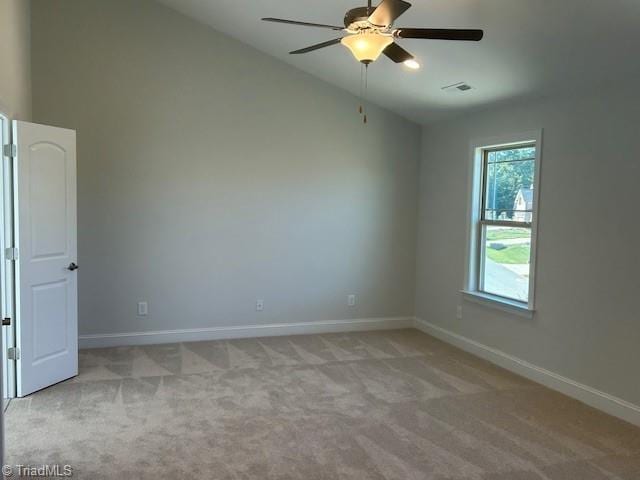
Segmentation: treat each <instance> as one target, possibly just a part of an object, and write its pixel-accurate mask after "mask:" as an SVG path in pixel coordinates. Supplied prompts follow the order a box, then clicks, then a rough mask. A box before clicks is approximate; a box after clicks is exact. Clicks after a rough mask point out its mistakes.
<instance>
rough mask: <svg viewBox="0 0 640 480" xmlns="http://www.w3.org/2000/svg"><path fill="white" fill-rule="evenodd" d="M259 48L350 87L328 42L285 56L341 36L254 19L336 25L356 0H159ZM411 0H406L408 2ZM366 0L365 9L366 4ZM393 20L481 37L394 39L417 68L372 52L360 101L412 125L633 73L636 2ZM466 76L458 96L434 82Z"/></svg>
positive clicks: (460, 11) (464, 8)
mask: <svg viewBox="0 0 640 480" xmlns="http://www.w3.org/2000/svg"><path fill="white" fill-rule="evenodd" d="M159 1H161V2H162V3H164V4H165V5H167V6H169V7H171V8H173V9H175V10H177V11H179V12H181V13H183V14H185V15H187V16H190V17H193V18H194V19H197V20H198V21H201V22H204V23H206V24H208V25H210V26H211V27H213V28H215V29H216V30H219V31H221V32H223V33H226V34H228V35H230V36H232V37H234V38H237V39H238V40H240V41H242V42H244V43H247V44H249V45H251V46H253V47H255V48H256V49H258V50H261V51H263V52H265V53H267V54H269V55H272V56H274V57H276V58H279V59H281V60H284V61H285V62H287V63H290V64H291V65H294V66H295V67H297V68H300V69H302V70H304V71H306V72H308V73H310V74H312V75H315V76H317V77H320V78H322V79H324V80H326V81H328V82H330V83H332V84H335V85H337V86H339V87H341V88H344V89H346V90H349V91H351V92H353V93H355V94H358V93H359V86H360V67H359V64H358V63H357V62H356V60H355V59H354V58H353V57H352V56H351V54H350V53H349V52H348V50H347V49H346V48H345V47H343V46H341V45H337V46H332V47H329V48H326V49H323V50H318V51H315V52H312V53H309V54H306V55H297V56H290V55H288V52H289V51H291V50H295V49H298V48H302V47H305V46H308V45H311V44H314V43H318V42H322V41H325V40H329V39H331V38H335V37H336V36H339V34H340V32H333V31H331V30H322V29H314V28H305V27H298V26H289V25H281V24H274V23H266V22H261V21H260V18H262V17H281V18H290V19H296V20H303V21H310V22H317V23H328V24H337V25H341V24H342V19H343V16H344V14H345V12H346V11H347V10H349V9H351V8H354V7H357V6H362V5H360V4H359V3H362V4H364V3H366V2H364V1H362V2H358V0H323V1H319V0H270V1H268V2H266V1H261V0H159ZM410 1H411V0H410ZM375 3H376V2H375V0H374V5H375ZM412 3H413V7H412V8H411V9H410V10H409V11H408V12H407V13H405V14H404V15H403V16H402V17H401V18H400V19H398V21H397V22H396V26H404V27H433V28H481V29H483V30H484V31H485V37H484V39H483V40H482V41H481V42H480V43H472V42H448V41H437V40H401V41H400V43H401V44H402V46H403V47H405V48H406V49H407V50H409V51H411V52H412V53H413V54H414V55H415V56H416V57H417V58H418V59H419V60H420V63H421V64H422V68H421V69H420V70H419V71H417V72H412V71H409V70H407V69H406V68H405V67H403V66H398V65H396V64H394V63H392V62H391V61H390V60H388V59H387V58H384V57H381V58H380V59H379V60H378V61H377V62H376V63H374V64H373V65H372V66H371V68H370V73H369V97H370V98H371V99H373V101H375V103H377V104H379V105H381V106H383V107H386V108H388V109H390V110H392V111H395V112H397V113H399V114H401V115H403V116H405V117H407V118H410V119H413V120H415V121H417V122H420V123H428V122H430V121H434V120H438V119H440V118H443V116H446V115H451V114H460V113H463V112H464V111H466V110H469V109H473V108H479V107H483V106H487V105H489V104H492V103H495V102H507V101H511V100H514V99H520V98H525V97H532V96H542V95H549V94H562V93H563V92H571V91H576V90H579V91H588V90H589V88H593V87H595V86H596V85H599V84H602V83H603V82H606V81H611V80H615V81H619V82H628V81H630V80H631V77H636V79H637V76H638V74H640V55H639V54H638V45H640V2H638V1H637V0H606V1H598V0H413V1H412ZM457 82H466V83H468V84H470V85H471V86H472V87H473V90H470V91H468V92H467V93H464V94H460V93H447V92H445V91H443V90H442V87H444V86H447V85H451V84H454V83H457Z"/></svg>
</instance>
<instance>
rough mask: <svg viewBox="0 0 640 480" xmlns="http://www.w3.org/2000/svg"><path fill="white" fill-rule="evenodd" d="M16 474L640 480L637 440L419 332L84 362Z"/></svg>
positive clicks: (23, 424)
mask: <svg viewBox="0 0 640 480" xmlns="http://www.w3.org/2000/svg"><path fill="white" fill-rule="evenodd" d="M80 366H81V369H80V370H81V371H80V376H79V377H77V378H76V379H73V380H71V381H67V382H64V383H61V384H59V385H56V386H53V387H51V388H49V389H46V390H44V391H42V392H39V393H36V394H34V395H32V396H31V397H29V398H25V399H21V400H14V401H12V402H11V405H10V406H9V410H8V413H7V418H6V420H7V421H6V428H7V437H6V438H7V444H8V445H7V455H8V463H9V464H31V465H40V464H71V465H73V467H74V478H80V479H92V480H98V479H191V478H194V479H196V478H197V479H215V480H218V479H219V480H226V479H260V480H262V479H264V480H269V479H278V480H280V479H282V480H284V479H291V480H314V479H374V480H377V479H380V480H381V479H397V480H412V479H415V480H430V479H433V480H436V479H437V480H463V479H464V480H471V479H474V480H476V479H477V480H540V479H545V480H595V479H616V480H632V479H633V480H636V479H640V429H638V428H635V427H633V426H631V425H629V424H626V423H624V422H622V421H619V420H616V419H614V418H612V417H609V416H607V415H604V414H602V413H600V412H598V411H596V410H593V409H591V408H589V407H587V406H585V405H583V404H580V403H578V402H576V401H573V400H571V399H569V398H567V397H564V396H562V395H559V394H557V393H554V392H552V391H550V390H548V389H545V388H543V387H540V386H537V385H535V384H533V383H531V382H529V381H527V380H524V379H522V378H519V377H517V376H515V375H512V374H510V373H508V372H506V371H504V370H501V369H499V368H497V367H494V366H492V365H490V364H488V363H486V362H484V361H481V360H479V359H477V358H475V357H473V356H470V355H468V354H466V353H464V352H461V351H459V350H456V349H454V348H452V347H449V346H447V345H445V344H443V343H441V342H439V341H437V340H435V339H433V338H431V337H428V336H426V335H424V334H422V333H420V332H418V331H416V330H399V331H391V332H367V333H353V334H331V335H313V336H312V335H309V336H296V337H280V338H264V339H250V340H232V341H219V342H199V343H183V344H174V345H162V346H151V347H130V348H111V349H100V350H85V351H82V352H81V355H80Z"/></svg>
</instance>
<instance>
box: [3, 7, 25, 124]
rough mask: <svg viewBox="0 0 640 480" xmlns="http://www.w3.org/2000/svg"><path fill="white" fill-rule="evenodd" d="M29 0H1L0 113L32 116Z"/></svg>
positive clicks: (14, 117) (22, 116)
mask: <svg viewBox="0 0 640 480" xmlns="http://www.w3.org/2000/svg"><path fill="white" fill-rule="evenodd" d="M29 6H30V2H29V0H0V112H2V113H4V114H5V115H7V116H9V117H10V118H12V119H19V120H28V119H29V118H30V117H31V59H30V51H29V48H30V25H29V24H30V20H29V10H30V8H29Z"/></svg>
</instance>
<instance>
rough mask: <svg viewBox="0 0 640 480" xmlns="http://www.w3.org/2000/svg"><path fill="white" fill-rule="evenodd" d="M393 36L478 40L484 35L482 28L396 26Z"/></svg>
mask: <svg viewBox="0 0 640 480" xmlns="http://www.w3.org/2000/svg"><path fill="white" fill-rule="evenodd" d="M393 36H394V37H400V38H423V39H430V40H465V41H468V42H479V41H480V40H482V37H483V36H484V32H483V31H482V30H463V29H454V28H398V29H397V30H395V31H394V32H393Z"/></svg>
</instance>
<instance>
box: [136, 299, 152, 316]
mask: <svg viewBox="0 0 640 480" xmlns="http://www.w3.org/2000/svg"><path fill="white" fill-rule="evenodd" d="M148 314H149V304H148V303H147V302H138V316H139V317H146V316H147V315H148Z"/></svg>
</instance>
